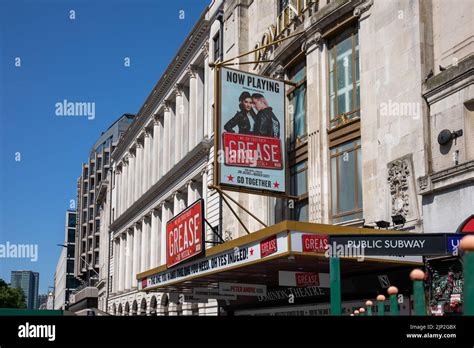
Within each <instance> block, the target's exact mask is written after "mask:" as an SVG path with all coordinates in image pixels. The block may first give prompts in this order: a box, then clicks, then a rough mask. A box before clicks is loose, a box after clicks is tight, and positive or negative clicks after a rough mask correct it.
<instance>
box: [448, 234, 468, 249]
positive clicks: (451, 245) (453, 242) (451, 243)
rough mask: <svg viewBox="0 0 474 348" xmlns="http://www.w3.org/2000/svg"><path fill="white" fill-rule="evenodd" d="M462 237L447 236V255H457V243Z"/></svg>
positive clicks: (459, 235) (460, 235)
mask: <svg viewBox="0 0 474 348" xmlns="http://www.w3.org/2000/svg"><path fill="white" fill-rule="evenodd" d="M463 237H464V235H462V234H458V235H453V236H448V245H447V251H448V253H450V254H457V253H458V248H459V242H460V241H461V239H462V238H463Z"/></svg>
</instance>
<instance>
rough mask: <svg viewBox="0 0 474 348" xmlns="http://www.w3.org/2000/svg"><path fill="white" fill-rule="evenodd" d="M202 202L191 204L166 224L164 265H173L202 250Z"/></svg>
mask: <svg viewBox="0 0 474 348" xmlns="http://www.w3.org/2000/svg"><path fill="white" fill-rule="evenodd" d="M203 215H204V213H203V203H202V200H199V201H197V202H196V203H194V204H192V205H191V206H189V207H188V208H186V210H184V211H183V212H181V213H180V214H179V215H177V216H175V217H174V218H172V219H171V220H169V221H168V222H167V224H166V240H167V248H166V265H167V266H168V267H171V266H174V265H176V264H178V263H180V262H182V261H184V260H187V259H190V258H191V257H193V256H196V255H198V254H200V253H201V252H202V251H203V226H202V222H203V218H204V216H203Z"/></svg>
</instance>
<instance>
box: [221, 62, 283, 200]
mask: <svg viewBox="0 0 474 348" xmlns="http://www.w3.org/2000/svg"><path fill="white" fill-rule="evenodd" d="M219 81H220V83H219V103H218V109H217V120H216V127H217V137H216V138H217V139H216V142H217V143H216V148H217V149H218V150H219V151H218V153H217V156H216V160H217V164H216V168H217V172H216V181H217V183H218V185H219V186H223V187H225V188H227V189H234V190H243V191H254V192H255V191H258V193H270V194H271V193H273V194H275V193H276V194H284V193H285V192H286V183H285V179H286V175H285V173H286V168H285V160H286V158H285V85H284V83H283V82H281V81H279V80H274V79H270V78H267V77H262V76H259V75H254V74H249V73H246V72H242V71H238V70H234V69H228V68H220V76H219Z"/></svg>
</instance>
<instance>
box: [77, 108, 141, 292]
mask: <svg viewBox="0 0 474 348" xmlns="http://www.w3.org/2000/svg"><path fill="white" fill-rule="evenodd" d="M132 120H133V115H130V114H124V115H122V116H121V117H120V118H119V119H118V120H117V121H115V122H114V123H113V124H112V125H111V126H110V127H109V128H108V129H107V130H106V131H105V132H103V133H102V134H101V136H100V137H99V139H98V140H97V141H96V143H95V144H94V146H92V149H91V151H90V154H89V159H88V161H87V162H86V163H83V165H82V174H81V176H80V177H79V179H78V181H77V227H76V245H75V271H74V273H75V275H76V276H77V277H78V278H80V279H82V280H83V281H84V282H86V283H87V284H89V285H90V284H93V283H96V282H97V281H98V280H99V279H97V274H98V271H99V250H100V247H99V246H100V222H101V221H100V211H99V209H98V207H97V205H96V194H97V189H98V187H99V186H100V184H101V182H102V180H103V179H105V177H106V175H107V171H108V169H109V167H110V157H111V153H112V151H113V150H114V149H115V147H116V145H117V142H118V140H119V139H120V137H121V135H122V134H123V133H124V132H125V130H126V129H127V127H128V126H129V124H130V123H131V122H132ZM91 278H94V279H95V280H91Z"/></svg>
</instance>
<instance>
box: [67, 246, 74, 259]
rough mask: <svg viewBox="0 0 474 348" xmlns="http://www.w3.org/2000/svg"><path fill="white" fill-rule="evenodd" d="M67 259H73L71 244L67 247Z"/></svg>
mask: <svg viewBox="0 0 474 348" xmlns="http://www.w3.org/2000/svg"><path fill="white" fill-rule="evenodd" d="M66 252H67V258H68V259H72V258H74V245H73V244H69V245H68V246H67V251H66Z"/></svg>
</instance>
